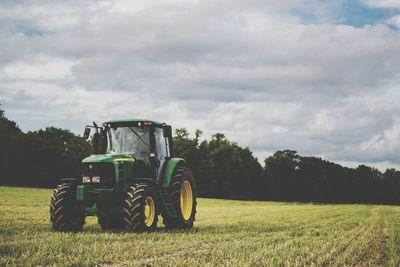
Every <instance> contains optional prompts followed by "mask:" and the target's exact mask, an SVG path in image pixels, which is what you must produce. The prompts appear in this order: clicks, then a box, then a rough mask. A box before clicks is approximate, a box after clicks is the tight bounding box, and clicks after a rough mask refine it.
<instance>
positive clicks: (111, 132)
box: [50, 119, 197, 231]
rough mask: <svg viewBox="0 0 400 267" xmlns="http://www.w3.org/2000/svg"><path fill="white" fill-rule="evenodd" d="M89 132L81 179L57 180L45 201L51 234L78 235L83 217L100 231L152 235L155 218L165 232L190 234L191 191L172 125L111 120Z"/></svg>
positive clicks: (193, 201) (192, 216)
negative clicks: (186, 231) (94, 221)
mask: <svg viewBox="0 0 400 267" xmlns="http://www.w3.org/2000/svg"><path fill="white" fill-rule="evenodd" d="M91 128H94V129H95V133H94V134H93V136H92V145H93V151H94V153H93V155H91V156H89V157H87V158H85V159H83V161H82V177H81V178H79V179H76V178H66V179H61V184H59V185H58V186H57V188H56V189H55V190H54V192H53V195H52V197H51V202H50V221H51V224H52V227H53V229H54V230H55V231H81V230H82V229H83V225H84V223H85V217H86V216H97V218H98V222H99V224H100V226H101V229H102V230H122V229H125V230H131V231H154V230H155V229H156V227H157V221H158V215H161V216H162V218H163V223H164V225H165V226H166V228H168V229H190V228H192V227H193V222H194V220H195V214H196V204H197V202H196V186H195V182H194V177H193V176H192V174H191V172H190V170H189V169H188V167H187V165H186V162H185V160H183V159H181V158H176V157H175V153H174V147H173V143H172V129H171V126H169V125H166V124H165V123H159V122H156V121H152V120H146V119H130V120H111V121H107V122H104V123H103V124H102V127H100V126H98V125H97V124H96V123H95V122H93V126H86V127H85V132H84V135H83V137H84V138H86V139H88V138H89V135H90V130H91Z"/></svg>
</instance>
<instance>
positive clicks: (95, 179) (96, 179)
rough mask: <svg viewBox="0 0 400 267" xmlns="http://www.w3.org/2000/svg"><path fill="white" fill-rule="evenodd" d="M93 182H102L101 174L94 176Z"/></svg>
mask: <svg viewBox="0 0 400 267" xmlns="http://www.w3.org/2000/svg"><path fill="white" fill-rule="evenodd" d="M92 183H100V176H93V178H92Z"/></svg>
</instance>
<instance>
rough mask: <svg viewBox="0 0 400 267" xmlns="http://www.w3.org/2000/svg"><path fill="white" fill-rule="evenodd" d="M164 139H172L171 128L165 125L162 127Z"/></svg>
mask: <svg viewBox="0 0 400 267" xmlns="http://www.w3.org/2000/svg"><path fill="white" fill-rule="evenodd" d="M163 132H164V137H172V127H171V126H170V125H165V126H164V127H163Z"/></svg>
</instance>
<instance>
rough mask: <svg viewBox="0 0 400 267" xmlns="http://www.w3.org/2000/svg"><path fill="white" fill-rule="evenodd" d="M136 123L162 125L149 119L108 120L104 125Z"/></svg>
mask: <svg viewBox="0 0 400 267" xmlns="http://www.w3.org/2000/svg"><path fill="white" fill-rule="evenodd" d="M135 122H151V123H152V124H157V125H161V124H162V123H161V122H158V121H154V120H148V119H118V120H108V121H105V122H104V123H110V124H113V123H117V124H118V123H135Z"/></svg>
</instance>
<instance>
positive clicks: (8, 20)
mask: <svg viewBox="0 0 400 267" xmlns="http://www.w3.org/2000/svg"><path fill="white" fill-rule="evenodd" d="M304 5H307V6H309V8H310V10H316V12H319V11H318V10H322V11H321V14H322V13H323V12H326V10H327V9H326V8H323V7H322V6H321V5H322V4H321V2H318V1H312V0H307V1H258V0H253V1H246V2H242V1H211V0H209V1H190V2H187V1H168V2H164V1H163V2H159V1H149V2H147V1H146V2H137V1H135V2H129V1H103V2H92V1H82V2H79V4H77V3H70V2H61V3H60V2H57V3H56V2H53V1H40V2H36V1H27V2H24V3H22V4H14V5H11V6H7V7H6V6H4V7H1V6H0V13H1V16H0V45H1V47H2V51H4V52H3V53H0V67H1V68H2V71H1V72H0V75H1V76H0V79H1V80H0V103H2V104H3V106H2V108H4V109H5V110H6V112H7V113H6V115H7V116H9V117H10V118H11V119H15V120H16V121H18V122H19V123H20V125H21V126H22V128H23V129H36V128H39V127H44V126H47V125H55V126H64V127H67V128H72V129H73V130H74V131H77V132H79V133H80V132H81V127H82V126H83V125H84V124H86V123H89V122H90V121H91V120H98V121H101V120H104V119H108V118H110V117H111V118H115V117H150V118H154V119H157V120H161V121H167V122H169V123H171V124H173V125H174V126H176V127H187V128H189V129H190V130H192V131H193V130H195V129H196V128H201V129H203V130H204V132H205V135H207V136H209V135H210V134H212V133H215V132H216V131H222V132H224V133H226V135H227V136H228V137H229V138H231V139H233V140H235V141H237V142H238V143H239V144H240V145H243V146H249V147H250V148H251V149H252V150H254V151H255V152H256V154H257V155H258V156H259V157H260V158H261V159H262V158H263V157H264V156H266V154H267V153H271V152H273V151H274V150H276V149H284V148H292V149H296V150H298V151H299V152H300V153H302V154H306V155H321V156H324V157H326V158H327V159H331V160H337V161H344V162H354V161H358V162H370V163H371V162H372V163H373V162H375V163H377V164H378V162H389V163H390V164H397V163H398V160H397V159H396V158H395V151H396V149H397V150H398V149H399V148H398V144H397V143H395V142H394V141H393V140H394V139H395V138H397V136H398V135H397V134H398V126H396V125H398V120H396V117H395V116H394V114H400V113H399V112H400V109H399V107H398V106H399V105H398V103H397V102H396V99H399V98H400V95H399V81H400V74H399V72H398V69H399V68H400V51H399V50H400V34H399V32H397V31H393V30H391V29H390V28H389V27H387V26H385V25H383V24H377V25H369V26H365V27H362V28H356V27H353V26H351V25H335V24H330V23H326V22H325V20H323V22H322V23H314V24H307V25H306V24H303V23H302V21H301V19H299V17H298V16H297V15H296V14H294V13H293V12H292V11H293V10H294V9H296V8H299V7H301V6H303V7H304ZM28 26H29V27H28ZM27 118H29V119H27ZM390 144H393V146H392V147H391V146H390ZM262 155H264V156H262Z"/></svg>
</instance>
